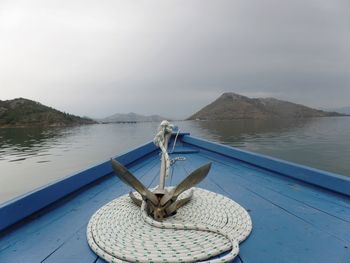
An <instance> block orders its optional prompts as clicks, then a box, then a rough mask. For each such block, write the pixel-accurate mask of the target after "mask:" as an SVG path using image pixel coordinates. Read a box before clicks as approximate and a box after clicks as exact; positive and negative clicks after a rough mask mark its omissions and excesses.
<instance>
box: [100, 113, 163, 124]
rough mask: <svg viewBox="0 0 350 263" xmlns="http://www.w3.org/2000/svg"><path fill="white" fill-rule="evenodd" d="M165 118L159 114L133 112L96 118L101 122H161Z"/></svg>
mask: <svg viewBox="0 0 350 263" xmlns="http://www.w3.org/2000/svg"><path fill="white" fill-rule="evenodd" d="M162 120H166V118H164V117H161V116H159V115H151V116H144V115H140V114H137V113H134V112H130V113H127V114H121V113H116V114H114V115H112V116H109V117H107V118H104V119H98V121H100V122H102V123H114V122H117V123H118V122H119V123H120V122H161V121H162Z"/></svg>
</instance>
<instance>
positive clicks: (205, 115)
mask: <svg viewBox="0 0 350 263" xmlns="http://www.w3.org/2000/svg"><path fill="white" fill-rule="evenodd" d="M325 116H342V114H340V113H337V112H326V111H321V110H316V109H313V108H309V107H306V106H303V105H300V104H296V103H292V102H289V101H283V100H278V99H275V98H248V97H245V96H242V95H239V94H236V93H231V92H230V93H224V94H222V95H221V96H220V97H219V98H218V99H217V100H215V101H214V102H212V103H210V104H209V105H207V106H205V107H204V108H202V109H201V110H199V111H198V112H196V113H195V114H193V115H192V116H191V117H189V118H188V119H189V120H197V119H199V120H231V119H268V118H309V117H325Z"/></svg>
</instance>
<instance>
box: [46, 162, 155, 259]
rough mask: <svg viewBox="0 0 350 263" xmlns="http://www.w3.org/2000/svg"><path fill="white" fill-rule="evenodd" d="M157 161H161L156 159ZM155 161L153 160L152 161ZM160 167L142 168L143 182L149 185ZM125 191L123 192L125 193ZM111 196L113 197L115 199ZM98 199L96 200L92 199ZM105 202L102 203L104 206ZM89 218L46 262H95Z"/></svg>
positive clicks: (126, 190) (126, 189)
mask: <svg viewBox="0 0 350 263" xmlns="http://www.w3.org/2000/svg"><path fill="white" fill-rule="evenodd" d="M156 161H157V163H158V162H159V161H158V160H156ZM152 163H153V162H152ZM158 169H159V166H158V165H155V166H152V167H150V166H146V167H144V168H143V169H142V171H143V172H146V173H145V175H144V176H143V177H142V182H143V183H144V184H145V185H147V184H149V183H150V182H151V181H153V178H154V177H157V173H155V172H156V171H157V170H158ZM123 188H124V189H125V190H124V193H127V192H128V189H130V188H129V187H128V186H123ZM124 193H123V194H124ZM113 198H115V196H114V195H113ZM113 198H111V199H113ZM92 201H96V200H92ZM102 205H103V204H100V206H102ZM88 220H90V217H85V218H84V219H83V221H84V222H86V223H85V224H84V225H83V226H82V227H81V228H80V229H79V230H78V231H77V232H76V233H74V234H73V235H72V236H71V237H69V238H68V239H67V240H66V241H65V242H64V243H63V244H62V246H60V247H59V249H57V250H55V251H54V252H53V253H52V254H50V256H48V257H47V258H46V259H45V260H44V261H43V262H45V263H49V262H50V263H56V262H94V261H95V260H96V255H95V254H94V252H93V251H92V250H91V249H90V247H89V245H88V243H87V240H86V228H87V223H88Z"/></svg>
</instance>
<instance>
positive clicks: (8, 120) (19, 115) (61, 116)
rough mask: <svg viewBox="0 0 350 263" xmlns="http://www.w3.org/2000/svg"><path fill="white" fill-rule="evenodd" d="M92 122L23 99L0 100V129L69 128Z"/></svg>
mask: <svg viewBox="0 0 350 263" xmlns="http://www.w3.org/2000/svg"><path fill="white" fill-rule="evenodd" d="M93 123H96V122H95V121H94V120H91V119H89V118H82V117H79V116H75V115H72V114H68V113H64V112H61V111H58V110H56V109H53V108H51V107H48V106H45V105H43V104H41V103H39V102H36V101H32V100H29V99H24V98H17V99H13V100H5V101H1V100H0V127H1V128H3V127H27V126H71V125H81V124H93Z"/></svg>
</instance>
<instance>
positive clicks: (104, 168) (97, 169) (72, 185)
mask: <svg viewBox="0 0 350 263" xmlns="http://www.w3.org/2000/svg"><path fill="white" fill-rule="evenodd" d="M156 150H157V147H156V146H155V145H154V144H153V143H152V142H149V143H146V144H144V145H142V146H140V147H138V148H136V149H134V150H131V151H129V152H126V153H124V154H121V155H119V156H116V157H114V158H115V159H116V160H118V161H120V162H121V163H123V164H124V165H126V166H128V165H130V164H132V163H133V162H135V161H136V160H138V159H140V158H142V157H144V156H145V155H147V154H150V153H152V152H155V151H156ZM110 173H112V167H111V165H110V161H105V162H103V163H100V164H98V165H95V166H93V167H90V168H88V169H86V170H83V171H81V172H78V173H76V174H74V175H70V176H67V177H65V178H63V179H60V180H56V181H54V182H51V183H49V184H47V185H45V186H42V187H40V188H37V189H35V190H33V191H31V192H29V193H26V194H23V195H21V196H19V197H17V198H14V199H12V200H10V201H8V202H5V203H3V204H1V205H0V231H2V230H4V229H6V228H7V227H9V226H11V225H12V224H14V223H16V222H18V221H20V220H22V219H24V218H26V217H27V216H29V215H31V214H33V213H35V212H37V211H39V210H40V209H42V208H44V207H46V206H48V205H50V204H52V203H54V202H55V201H57V200H59V199H61V198H63V197H65V196H67V195H69V194H71V193H73V192H75V191H77V190H78V189H80V188H82V187H84V186H86V185H88V184H90V183H93V182H94V181H96V180H98V179H100V178H102V177H104V176H106V175H108V174H110Z"/></svg>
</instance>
